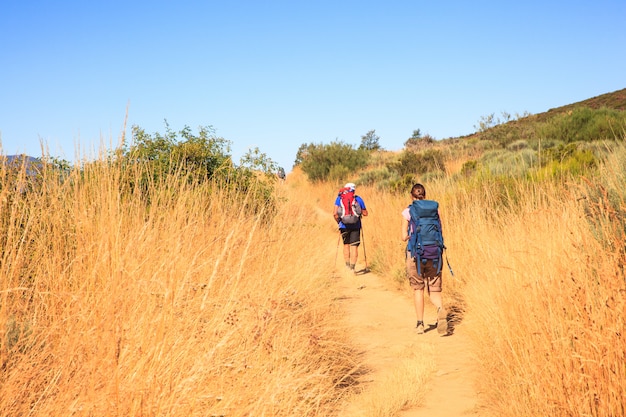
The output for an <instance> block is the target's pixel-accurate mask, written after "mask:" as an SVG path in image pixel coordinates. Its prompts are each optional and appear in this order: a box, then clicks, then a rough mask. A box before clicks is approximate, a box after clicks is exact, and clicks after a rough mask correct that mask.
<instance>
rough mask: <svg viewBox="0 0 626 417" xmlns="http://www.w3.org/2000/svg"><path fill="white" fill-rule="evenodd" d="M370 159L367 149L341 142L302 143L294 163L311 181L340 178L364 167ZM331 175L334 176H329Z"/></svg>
mask: <svg viewBox="0 0 626 417" xmlns="http://www.w3.org/2000/svg"><path fill="white" fill-rule="evenodd" d="M369 159H370V152H369V151H368V150H367V149H364V148H359V149H355V148H354V147H353V146H352V145H348V144H346V143H343V142H338V141H335V142H331V143H330V144H327V145H324V144H304V145H301V146H300V150H299V151H298V156H297V158H296V163H298V164H299V165H300V166H301V168H302V171H303V172H304V173H305V174H306V175H307V177H308V178H309V180H311V181H313V182H317V181H326V180H330V179H340V178H341V177H337V176H338V175H341V176H345V175H349V174H350V173H357V172H358V171H360V170H363V169H365V167H367V164H368V162H369ZM331 176H333V177H336V178H331Z"/></svg>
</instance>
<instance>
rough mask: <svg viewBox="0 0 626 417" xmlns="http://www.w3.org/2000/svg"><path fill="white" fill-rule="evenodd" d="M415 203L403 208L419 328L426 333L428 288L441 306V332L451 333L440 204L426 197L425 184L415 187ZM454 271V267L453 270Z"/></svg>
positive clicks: (438, 327) (408, 258)
mask: <svg viewBox="0 0 626 417" xmlns="http://www.w3.org/2000/svg"><path fill="white" fill-rule="evenodd" d="M411 197H412V198H413V202H412V203H411V205H409V206H408V207H407V208H405V209H404V210H403V211H402V240H403V241H404V242H407V249H406V273H407V276H408V278H409V284H410V286H411V288H412V289H413V299H414V304H415V314H416V315H417V325H416V330H417V333H418V334H422V333H424V331H425V329H424V289H426V290H427V291H428V295H429V298H430V301H431V302H432V303H433V304H434V305H435V307H437V332H438V333H439V334H441V335H446V334H447V333H448V318H447V312H446V310H445V309H444V308H443V300H442V297H441V289H442V277H441V271H442V266H443V251H444V249H445V246H444V244H443V233H442V230H441V219H440V218H439V203H438V202H436V201H433V200H426V189H425V188H424V186H423V185H422V184H415V185H413V187H412V188H411ZM450 272H452V270H451V269H450Z"/></svg>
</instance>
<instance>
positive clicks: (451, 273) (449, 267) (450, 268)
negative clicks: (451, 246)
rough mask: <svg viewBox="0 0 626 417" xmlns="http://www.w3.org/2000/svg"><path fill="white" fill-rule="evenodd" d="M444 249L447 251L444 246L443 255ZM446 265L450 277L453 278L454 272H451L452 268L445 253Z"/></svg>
mask: <svg viewBox="0 0 626 417" xmlns="http://www.w3.org/2000/svg"><path fill="white" fill-rule="evenodd" d="M445 249H448V248H446V247H445V246H444V253H445ZM445 255H446V263H447V264H448V270H449V271H450V275H451V276H454V272H452V267H451V266H450V261H449V260H448V254H447V253H446V254H445Z"/></svg>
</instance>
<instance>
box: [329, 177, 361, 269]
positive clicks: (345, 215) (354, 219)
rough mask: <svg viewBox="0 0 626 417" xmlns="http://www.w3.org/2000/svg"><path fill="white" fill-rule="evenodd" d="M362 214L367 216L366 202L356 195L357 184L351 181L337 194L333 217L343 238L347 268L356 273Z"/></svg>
mask: <svg viewBox="0 0 626 417" xmlns="http://www.w3.org/2000/svg"><path fill="white" fill-rule="evenodd" d="M362 216H367V208H365V202H364V201H363V199H362V198H361V197H360V196H358V195H356V185H355V184H354V183H352V182H349V183H347V184H346V185H345V186H344V187H343V188H341V189H340V190H339V193H338V194H337V198H336V199H335V207H334V211H333V217H334V218H335V221H336V222H337V224H338V225H339V232H340V233H341V239H342V240H343V258H344V261H345V262H346V268H348V269H350V270H351V271H352V272H354V273H355V274H356V269H355V267H356V261H357V259H358V256H359V245H360V244H361V227H362V225H361V217H362Z"/></svg>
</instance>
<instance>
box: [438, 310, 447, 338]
mask: <svg viewBox="0 0 626 417" xmlns="http://www.w3.org/2000/svg"><path fill="white" fill-rule="evenodd" d="M437 333H439V334H441V335H444V334H447V333H448V312H447V311H446V310H445V309H443V308H439V309H437Z"/></svg>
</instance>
